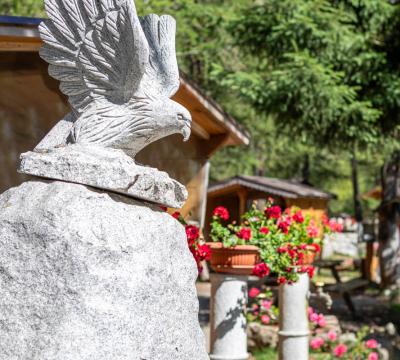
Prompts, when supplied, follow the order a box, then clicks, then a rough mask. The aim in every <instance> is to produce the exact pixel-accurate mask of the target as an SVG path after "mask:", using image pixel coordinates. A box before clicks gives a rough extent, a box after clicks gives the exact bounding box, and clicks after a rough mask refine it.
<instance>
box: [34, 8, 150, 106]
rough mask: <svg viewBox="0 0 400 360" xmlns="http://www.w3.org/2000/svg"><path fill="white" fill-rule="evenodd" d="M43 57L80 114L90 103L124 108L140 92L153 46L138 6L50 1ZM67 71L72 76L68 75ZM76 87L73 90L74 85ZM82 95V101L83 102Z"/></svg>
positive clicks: (42, 32)
mask: <svg viewBox="0 0 400 360" xmlns="http://www.w3.org/2000/svg"><path fill="white" fill-rule="evenodd" d="M45 4H46V11H47V14H48V16H49V20H47V21H46V22H44V23H43V24H42V25H41V26H40V32H41V36H42V39H43V41H44V43H45V45H44V46H43V48H42V50H41V52H40V55H41V56H42V57H43V59H45V60H46V61H47V62H49V63H50V64H51V65H52V67H51V71H50V74H51V75H52V76H54V77H55V78H56V79H58V80H60V81H61V86H60V89H61V91H62V92H63V93H64V94H66V95H67V96H69V101H70V103H71V105H72V106H73V107H74V109H75V110H77V111H78V112H82V111H83V110H84V108H82V104H85V106H87V103H88V97H89V98H92V100H95V99H97V98H98V96H102V97H104V98H105V99H106V100H108V101H111V102H114V101H115V102H116V103H118V104H122V103H124V102H128V101H129V99H130V98H131V97H132V96H133V94H134V93H135V92H136V91H138V89H139V86H140V82H141V78H142V76H143V74H144V72H145V67H146V65H147V63H148V61H149V45H148V43H147V40H146V37H145V35H144V33H143V30H142V28H141V26H140V21H139V19H138V17H137V13H136V8H135V4H134V2H133V0H118V1H116V0H45ZM66 69H68V70H66ZM72 83H73V85H72ZM80 95H82V98H80Z"/></svg>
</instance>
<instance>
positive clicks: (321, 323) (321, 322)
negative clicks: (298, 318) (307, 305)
mask: <svg viewBox="0 0 400 360" xmlns="http://www.w3.org/2000/svg"><path fill="white" fill-rule="evenodd" d="M325 325H326V320H325V317H324V315H322V314H319V316H318V326H319V327H324V326H325Z"/></svg>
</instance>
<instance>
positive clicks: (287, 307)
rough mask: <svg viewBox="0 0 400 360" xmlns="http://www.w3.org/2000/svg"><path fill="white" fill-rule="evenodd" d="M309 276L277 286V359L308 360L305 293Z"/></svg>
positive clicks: (302, 276)
mask: <svg viewBox="0 0 400 360" xmlns="http://www.w3.org/2000/svg"><path fill="white" fill-rule="evenodd" d="M309 282H310V280H309V277H308V275H307V274H301V275H300V279H299V281H298V282H296V283H295V284H292V285H288V284H285V285H281V286H280V287H279V360H293V359H296V360H308V337H309V333H310V331H309V326H308V316H307V308H308V303H307V294H308V290H309Z"/></svg>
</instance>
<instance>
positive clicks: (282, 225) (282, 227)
mask: <svg viewBox="0 0 400 360" xmlns="http://www.w3.org/2000/svg"><path fill="white" fill-rule="evenodd" d="M289 227H290V221H288V219H285V220H283V221H279V222H278V228H279V230H281V231H282V232H283V233H284V234H288V233H289Z"/></svg>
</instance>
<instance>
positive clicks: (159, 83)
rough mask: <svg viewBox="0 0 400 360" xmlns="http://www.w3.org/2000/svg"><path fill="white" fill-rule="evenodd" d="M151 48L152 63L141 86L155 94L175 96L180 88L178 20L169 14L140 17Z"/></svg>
mask: <svg viewBox="0 0 400 360" xmlns="http://www.w3.org/2000/svg"><path fill="white" fill-rule="evenodd" d="M140 22H141V24H142V28H143V31H144V33H145V35H146V38H147V41H148V43H149V48H150V64H149V65H148V66H147V69H146V73H145V75H144V78H143V82H142V84H141V86H142V87H143V91H144V92H145V93H147V94H149V92H150V95H153V96H159V95H161V96H167V97H171V96H173V95H174V94H175V93H176V92H177V91H178V88H179V70H178V63H177V60H176V52H175V35H176V22H175V19H174V18H173V17H171V16H169V15H163V16H157V15H154V14H151V15H147V16H145V17H143V18H140Z"/></svg>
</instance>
